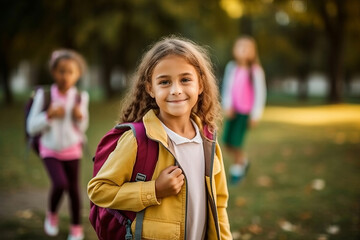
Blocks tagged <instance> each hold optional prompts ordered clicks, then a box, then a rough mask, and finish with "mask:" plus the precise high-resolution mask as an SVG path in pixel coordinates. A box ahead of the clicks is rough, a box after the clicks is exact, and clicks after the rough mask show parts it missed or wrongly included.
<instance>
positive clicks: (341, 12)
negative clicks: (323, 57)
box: [314, 0, 347, 103]
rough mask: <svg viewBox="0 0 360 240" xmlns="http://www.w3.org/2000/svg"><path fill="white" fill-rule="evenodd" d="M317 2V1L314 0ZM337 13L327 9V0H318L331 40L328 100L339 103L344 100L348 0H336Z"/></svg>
mask: <svg viewBox="0 0 360 240" xmlns="http://www.w3.org/2000/svg"><path fill="white" fill-rule="evenodd" d="M314 3H315V2H314ZM333 3H334V4H335V6H336V15H334V13H332V14H330V13H329V12H328V10H327V9H326V4H327V1H324V0H323V1H317V2H316V4H317V8H318V10H319V13H320V16H321V17H322V20H323V21H324V25H325V31H326V35H327V38H328V42H329V48H330V49H329V59H328V65H327V66H328V69H329V70H328V76H329V83H330V91H329V95H328V101H329V102H331V103H337V102H340V101H342V100H343V80H344V79H343V64H344V61H343V55H344V53H343V47H344V38H345V23H346V19H347V16H346V12H345V5H346V4H347V1H346V0H334V1H333Z"/></svg>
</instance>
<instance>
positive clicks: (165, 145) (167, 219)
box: [88, 110, 232, 240]
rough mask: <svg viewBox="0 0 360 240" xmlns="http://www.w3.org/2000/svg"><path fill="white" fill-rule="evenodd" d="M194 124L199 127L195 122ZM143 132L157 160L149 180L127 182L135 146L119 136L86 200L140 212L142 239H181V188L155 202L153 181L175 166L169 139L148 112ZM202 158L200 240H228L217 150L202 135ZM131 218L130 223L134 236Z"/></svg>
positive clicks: (223, 179) (183, 216) (131, 140)
mask: <svg viewBox="0 0 360 240" xmlns="http://www.w3.org/2000/svg"><path fill="white" fill-rule="evenodd" d="M193 118H194V121H195V122H196V124H197V125H198V126H199V129H203V127H202V125H201V123H200V121H199V119H198V118H197V117H196V116H193ZM143 122H144V126H145V129H146V134H147V136H148V137H149V138H150V139H153V140H155V141H157V142H158V143H159V158H158V162H157V164H156V167H155V171H154V174H153V176H152V180H151V181H147V182H129V181H130V179H131V175H132V169H133V166H134V163H135V159H136V153H137V143H136V138H135V136H134V134H133V132H132V131H127V132H125V133H124V134H123V135H122V136H121V138H120V139H119V141H118V144H117V146H116V148H115V150H114V151H113V152H112V153H111V154H110V155H109V157H108V159H107V160H106V162H105V164H104V165H103V166H102V168H101V169H100V171H99V172H98V174H97V175H96V176H95V177H94V178H93V179H91V180H90V182H89V184H88V195H89V198H90V200H91V201H92V202H94V203H95V204H96V205H98V206H100V207H104V208H113V209H120V210H129V211H135V212H138V211H141V210H143V209H144V208H146V210H145V216H144V222H143V230H142V238H143V239H185V238H186V234H185V231H186V229H185V226H186V224H185V223H186V204H187V203H186V199H187V197H186V195H187V190H186V186H187V184H189V183H187V182H186V184H184V185H183V187H182V189H181V191H180V192H179V194H177V195H176V196H170V197H166V198H163V199H161V200H158V199H157V198H156V194H155V180H156V179H157V178H158V176H159V174H160V172H161V171H162V170H163V169H165V168H166V167H169V166H171V165H175V161H176V159H175V158H174V157H173V156H174V155H173V154H172V150H171V149H170V148H171V146H169V139H168V136H167V134H166V132H165V130H164V128H163V127H162V125H161V122H160V120H159V119H158V118H157V116H156V114H155V112H154V111H153V110H150V111H149V112H148V113H147V114H146V115H145V116H144V117H143ZM202 137H203V144H204V154H205V175H206V176H205V181H206V184H205V185H206V190H207V230H206V239H222V240H224V239H232V237H231V233H230V226H229V221H228V215H227V212H226V207H227V201H228V190H227V185H226V176H225V171H224V164H223V160H222V156H221V150H220V147H219V145H218V143H217V142H216V141H213V140H210V139H208V138H206V137H205V136H204V132H202ZM135 224H136V219H135V221H134V222H133V223H132V225H131V229H132V232H133V233H134V229H135Z"/></svg>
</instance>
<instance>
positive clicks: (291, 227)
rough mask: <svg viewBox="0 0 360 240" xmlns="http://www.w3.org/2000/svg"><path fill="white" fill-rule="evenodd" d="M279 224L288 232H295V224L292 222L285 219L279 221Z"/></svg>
mask: <svg viewBox="0 0 360 240" xmlns="http://www.w3.org/2000/svg"><path fill="white" fill-rule="evenodd" d="M279 225H280V227H281V229H282V230H284V231H286V232H294V231H295V230H296V226H295V225H293V224H292V223H291V222H288V221H285V220H283V221H279Z"/></svg>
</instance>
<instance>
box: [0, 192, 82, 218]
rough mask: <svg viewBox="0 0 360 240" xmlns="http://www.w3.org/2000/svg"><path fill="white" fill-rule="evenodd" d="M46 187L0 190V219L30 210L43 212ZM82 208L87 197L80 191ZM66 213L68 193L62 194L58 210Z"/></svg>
mask: <svg viewBox="0 0 360 240" xmlns="http://www.w3.org/2000/svg"><path fill="white" fill-rule="evenodd" d="M48 191H49V190H48V189H40V188H31V189H30V188H26V189H21V190H19V189H17V190H16V191H0V199H1V204H0V220H4V219H8V218H13V217H25V218H26V214H31V212H45V210H46V209H47V204H48V203H47V198H48ZM82 200H83V208H87V206H88V202H89V200H88V198H87V195H86V193H85V192H83V193H82ZM59 212H61V213H64V214H65V213H66V214H68V195H64V196H63V199H62V202H61V206H60V211H59Z"/></svg>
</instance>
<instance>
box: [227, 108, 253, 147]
mask: <svg viewBox="0 0 360 240" xmlns="http://www.w3.org/2000/svg"><path fill="white" fill-rule="evenodd" d="M248 121H249V115H244V114H239V113H236V115H235V117H234V118H231V119H226V120H225V124H224V132H223V141H224V144H225V145H226V146H230V147H236V148H240V147H242V146H243V144H244V138H245V134H246V131H247V129H248V124H249V123H248Z"/></svg>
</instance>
